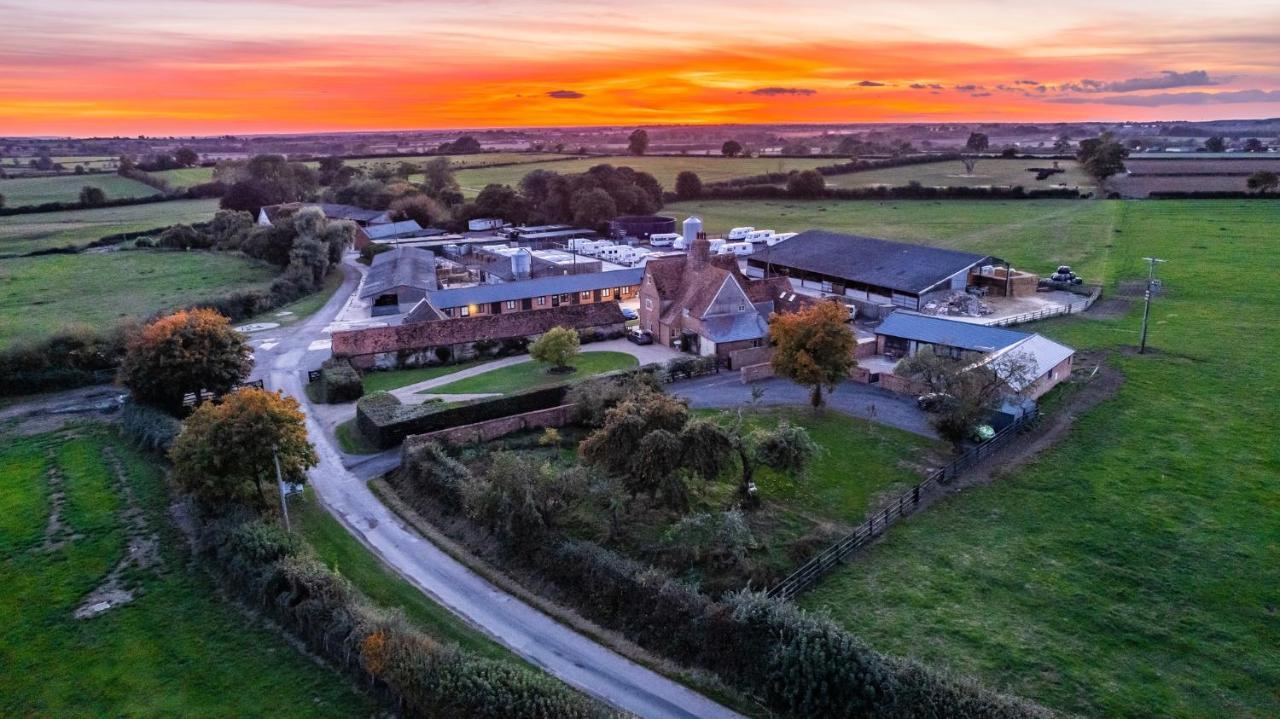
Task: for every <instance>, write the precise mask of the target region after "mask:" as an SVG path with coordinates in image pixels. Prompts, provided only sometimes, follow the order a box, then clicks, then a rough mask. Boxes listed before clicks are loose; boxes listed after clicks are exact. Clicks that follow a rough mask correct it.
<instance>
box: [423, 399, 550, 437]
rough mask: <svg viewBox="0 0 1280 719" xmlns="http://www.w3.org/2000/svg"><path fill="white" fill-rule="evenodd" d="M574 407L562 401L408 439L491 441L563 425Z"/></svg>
mask: <svg viewBox="0 0 1280 719" xmlns="http://www.w3.org/2000/svg"><path fill="white" fill-rule="evenodd" d="M571 409H573V405H571V404H562V405H560V406H558V407H551V408H550V409H539V410H534V411H532V412H525V413H523V414H513V415H511V416H510V417H499V418H497V419H491V420H488V421H486V422H476V423H475V424H464V425H462V426H460V427H450V428H449V429H441V430H437V431H435V432H428V433H426V434H418V435H412V436H411V437H409V439H413V440H423V441H433V442H440V443H441V444H471V443H476V442H488V441H491V440H494V439H497V438H499V437H504V436H506V435H508V434H514V433H516V432H521V431H524V430H528V429H542V428H543V427H563V426H564V425H566V424H568V423H569V412H570V410H571Z"/></svg>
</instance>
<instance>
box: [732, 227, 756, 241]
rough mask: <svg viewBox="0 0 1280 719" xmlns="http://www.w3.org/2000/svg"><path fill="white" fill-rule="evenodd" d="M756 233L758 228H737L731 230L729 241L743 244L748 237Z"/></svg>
mask: <svg viewBox="0 0 1280 719" xmlns="http://www.w3.org/2000/svg"><path fill="white" fill-rule="evenodd" d="M755 231H756V228H754V227H735V228H733V229H732V230H729V239H730V240H732V241H734V242H741V241H742V240H745V239H747V235H749V234H751V233H752V232H755Z"/></svg>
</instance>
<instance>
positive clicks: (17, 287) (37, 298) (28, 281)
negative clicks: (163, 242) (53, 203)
mask: <svg viewBox="0 0 1280 719" xmlns="http://www.w3.org/2000/svg"><path fill="white" fill-rule="evenodd" d="M273 270H274V268H272V267H271V266H269V265H267V264H266V263H263V262H259V261H257V260H251V259H248V258H245V257H241V256H237V255H231V254H225V253H216V252H161V251H127V252H124V251H121V252H108V253H81V254H76V255H48V256H42V257H21V258H15V259H7V260H3V261H0V347H4V348H8V347H11V346H13V345H15V344H19V343H23V342H32V341H37V340H39V339H41V338H43V337H46V336H48V335H49V334H50V333H52V332H54V331H56V330H58V329H60V328H63V327H67V326H70V325H87V326H89V327H91V328H93V329H96V330H104V329H107V328H109V327H110V326H111V325H112V324H113V323H115V322H117V321H119V320H121V319H123V318H126V317H137V318H140V319H145V318H146V317H148V316H150V315H151V314H153V313H155V312H158V311H160V310H165V309H171V308H174V307H179V306H183V305H187V304H191V303H194V302H196V301H198V300H201V299H205V298H210V297H216V296H218V295H221V294H223V293H225V292H229V291H232V290H235V289H247V288H251V287H263V286H266V285H267V284H269V283H270V281H271V278H272V277H273V276H274V272H273Z"/></svg>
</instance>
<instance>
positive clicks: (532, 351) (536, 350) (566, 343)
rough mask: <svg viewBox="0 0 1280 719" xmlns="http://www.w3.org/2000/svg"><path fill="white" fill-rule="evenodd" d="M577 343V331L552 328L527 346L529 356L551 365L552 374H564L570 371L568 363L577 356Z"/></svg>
mask: <svg viewBox="0 0 1280 719" xmlns="http://www.w3.org/2000/svg"><path fill="white" fill-rule="evenodd" d="M579 343H580V340H579V338H578V332H577V330H573V329H570V328H568V327H552V328H551V329H549V330H547V331H546V332H544V333H543V335H542V336H541V337H539V338H538V339H536V340H534V342H533V344H531V345H529V356H530V357H532V358H534V359H535V360H537V361H538V362H543V363H545V364H549V365H551V371H552V372H565V371H568V370H570V369H572V365H570V364H569V362H571V361H572V360H573V358H574V357H575V356H576V355H577V354H578V347H579Z"/></svg>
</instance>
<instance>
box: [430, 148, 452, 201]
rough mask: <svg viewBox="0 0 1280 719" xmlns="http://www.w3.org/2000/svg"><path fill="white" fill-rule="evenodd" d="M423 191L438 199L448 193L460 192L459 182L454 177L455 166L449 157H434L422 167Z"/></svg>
mask: <svg viewBox="0 0 1280 719" xmlns="http://www.w3.org/2000/svg"><path fill="white" fill-rule="evenodd" d="M422 174H423V180H422V191H423V192H425V193H427V194H428V195H431V196H432V197H434V198H436V199H441V195H443V194H444V193H446V192H456V191H457V190H458V180H457V178H455V177H454V176H453V166H452V165H451V164H450V163H449V158H447V157H433V158H431V159H430V160H428V161H427V164H425V165H423V166H422Z"/></svg>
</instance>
